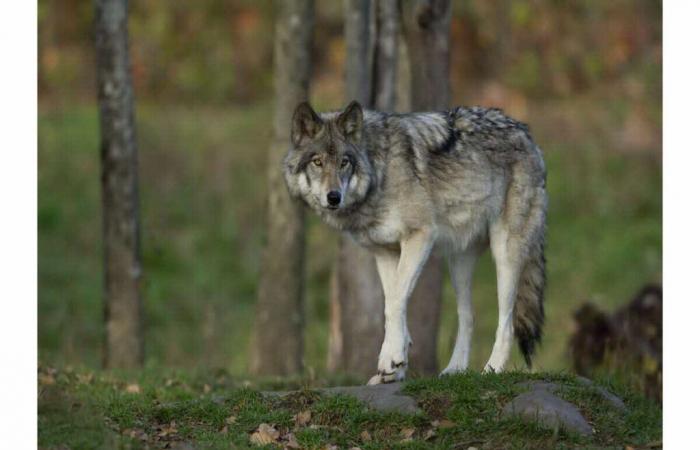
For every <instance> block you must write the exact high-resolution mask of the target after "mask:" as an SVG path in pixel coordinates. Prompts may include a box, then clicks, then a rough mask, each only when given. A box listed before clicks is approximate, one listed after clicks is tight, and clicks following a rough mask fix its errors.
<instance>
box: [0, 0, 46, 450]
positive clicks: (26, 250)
mask: <svg viewBox="0 0 700 450" xmlns="http://www.w3.org/2000/svg"><path fill="white" fill-rule="evenodd" d="M6 7H7V10H6V11H5V14H3V15H2V19H0V20H1V21H2V23H0V55H2V61H3V62H2V69H1V70H0V74H1V77H2V78H1V79H0V124H2V125H1V126H0V130H2V133H1V134H0V137H1V142H2V144H1V145H2V149H1V150H0V151H1V152H2V153H1V154H2V160H1V161H2V162H1V163H0V208H2V220H1V221H0V223H1V224H2V229H1V230H0V236H2V237H1V238H0V239H1V241H0V242H2V258H0V273H1V274H2V294H0V305H2V306H1V308H2V310H1V312H0V321H1V322H0V333H1V335H0V357H2V361H3V363H4V364H3V368H2V370H1V371H0V374H1V375H0V377H1V378H0V399H2V401H0V408H1V409H0V414H2V417H0V430H2V441H3V442H2V444H1V445H2V447H4V448H36V446H37V384H36V376H37V20H38V16H37V5H36V3H35V2H14V3H13V4H12V5H11V6H10V5H6Z"/></svg>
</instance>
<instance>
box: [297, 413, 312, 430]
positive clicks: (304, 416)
mask: <svg viewBox="0 0 700 450" xmlns="http://www.w3.org/2000/svg"><path fill="white" fill-rule="evenodd" d="M309 422H311V411H310V410H308V409H307V410H306V411H302V412H300V413H297V414H295V415H294V423H295V424H296V426H298V427H304V426H306V425H307V424H308V423H309Z"/></svg>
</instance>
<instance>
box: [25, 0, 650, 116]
mask: <svg viewBox="0 0 700 450" xmlns="http://www.w3.org/2000/svg"><path fill="white" fill-rule="evenodd" d="M130 8H131V19H130V30H129V31H130V33H131V53H132V62H133V73H134V83H135V88H136V93H137V98H138V99H140V100H158V101H163V100H171V101H175V102H178V103H181V102H185V103H200V102H204V103H222V104H225V103H228V102H243V103H246V102H253V101H256V100H259V99H261V98H265V97H268V96H269V95H270V92H271V86H272V37H273V36H272V32H271V30H272V20H273V16H274V8H273V4H272V2H271V1H253V0H238V1H227V0H199V1H197V2H192V1H188V0H171V1H167V2H166V1H145V2H131V4H130ZM317 10H318V12H317V29H316V39H315V48H314V57H315V67H314V74H315V75H314V77H315V80H314V83H312V89H313V90H314V91H316V92H317V93H319V94H320V95H322V96H323V97H324V100H327V101H329V102H334V101H339V100H340V99H342V94H343V86H342V80H343V76H342V74H343V63H344V48H345V45H344V42H343V18H342V2H340V1H336V2H317ZM660 16H661V1H660V0H617V1H614V2H610V1H604V0H587V1H562V0H534V1H525V0H489V1H485V0H469V1H459V2H453V21H452V46H453V50H452V68H451V71H452V73H451V79H452V90H453V94H454V95H453V99H454V100H453V101H454V102H455V103H466V102H464V101H462V100H461V99H463V98H465V97H468V98H470V99H475V100H478V101H480V102H482V103H487V102H491V103H497V104H500V103H503V101H504V97H506V98H507V99H508V103H510V104H511V105H509V106H511V107H513V104H514V107H515V108H516V109H521V108H522V107H523V106H522V104H521V105H520V106H518V103H519V102H520V103H522V102H525V101H527V98H544V97H552V96H554V97H556V96H567V95H572V94H576V93H581V92H586V91H588V90H590V89H595V88H596V87H597V86H600V85H606V86H615V88H616V89H617V88H618V87H619V88H620V89H622V92H623V93H624V95H626V96H630V97H642V96H645V95H651V96H652V97H657V98H658V97H660V89H661V87H660V80H661V70H660V68H661V21H660V20H659V19H660ZM91 37H92V5H91V3H90V2H85V1H81V0H53V1H47V0H40V1H39V89H40V94H41V98H42V101H46V100H59V101H60V100H61V99H66V98H67V97H68V98H76V97H79V98H84V99H86V100H92V98H93V92H94V79H93V78H94V75H93V73H94V55H93V53H94V52H93V48H92V43H91V42H92V41H91ZM649 91H651V92H649ZM473 102H474V101H473Z"/></svg>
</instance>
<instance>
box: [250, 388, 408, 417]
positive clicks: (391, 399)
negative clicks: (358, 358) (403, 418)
mask: <svg viewBox="0 0 700 450" xmlns="http://www.w3.org/2000/svg"><path fill="white" fill-rule="evenodd" d="M402 387H403V383H390V384H379V385H376V386H341V387H332V388H324V389H316V391H317V392H320V393H321V394H323V395H349V396H351V397H355V398H356V399H358V400H360V401H362V402H364V403H366V404H367V406H369V407H370V408H374V409H376V410H379V411H391V412H400V413H406V414H415V413H417V412H419V411H420V409H419V408H418V404H417V403H416V401H415V400H414V399H413V397H410V396H408V395H403V394H401V388H402ZM288 394H291V392H263V395H268V396H275V397H284V396H285V395H288Z"/></svg>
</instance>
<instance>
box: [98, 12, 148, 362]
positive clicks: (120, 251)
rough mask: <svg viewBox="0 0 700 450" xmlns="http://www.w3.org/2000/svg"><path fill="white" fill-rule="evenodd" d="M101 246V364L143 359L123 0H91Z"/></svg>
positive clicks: (133, 148)
mask: <svg viewBox="0 0 700 450" xmlns="http://www.w3.org/2000/svg"><path fill="white" fill-rule="evenodd" d="M94 4H95V44H96V56H97V89H98V94H97V97H98V103H99V107H100V136H101V138H100V155H101V165H102V216H103V218H102V227H103V240H104V241H103V247H104V319H105V323H106V332H105V351H104V359H103V365H104V366H105V367H108V368H131V367H139V366H141V365H142V364H143V358H144V343H143V305H142V301H141V289H140V288H141V275H142V270H141V249H140V241H139V239H140V238H139V193H138V153H137V149H136V136H135V127H134V96H133V90H132V86H131V73H130V64H129V45H128V35H127V2H126V0H95V3H94Z"/></svg>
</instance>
